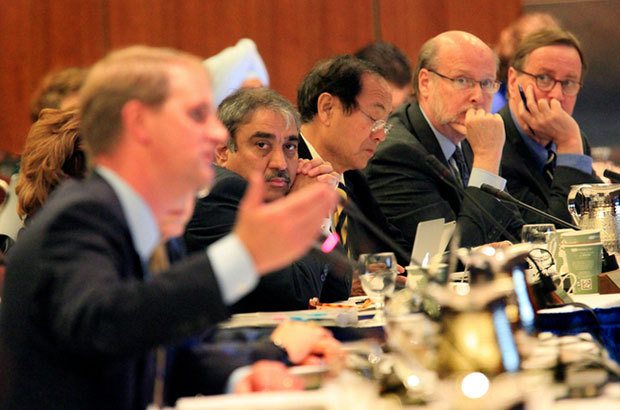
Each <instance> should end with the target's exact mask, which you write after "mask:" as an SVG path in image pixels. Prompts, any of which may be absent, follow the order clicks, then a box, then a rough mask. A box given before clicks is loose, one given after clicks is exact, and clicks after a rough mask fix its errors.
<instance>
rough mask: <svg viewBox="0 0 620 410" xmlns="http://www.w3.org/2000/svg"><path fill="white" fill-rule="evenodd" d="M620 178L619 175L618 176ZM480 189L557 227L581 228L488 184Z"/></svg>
mask: <svg viewBox="0 0 620 410" xmlns="http://www.w3.org/2000/svg"><path fill="white" fill-rule="evenodd" d="M619 177H620V175H619ZM480 189H482V190H483V191H484V192H486V193H487V194H491V195H493V196H494V197H496V198H498V199H501V200H504V201H506V202H511V203H513V204H515V205H517V206H520V207H521V208H525V209H527V210H528V211H532V212H534V213H536V214H538V215H541V216H542V217H544V218H546V219H549V220H550V221H553V222H555V223H557V224H559V225H562V226H564V227H566V228H572V229H575V230H577V231H579V230H580V229H581V228H579V227H578V226H577V225H573V224H571V223H568V222H566V221H564V220H562V219H560V218H558V217H555V216H553V215H551V214H549V213H547V212H544V211H541V210H540V209H538V208H535V207H533V206H532V205H529V204H526V203H525V202H521V201H519V200H518V199H517V198H515V197H514V196H512V195H510V194H509V193H508V192H506V191H502V190H501V189H497V188H495V187H493V186H491V185H489V184H482V185H481V186H480Z"/></svg>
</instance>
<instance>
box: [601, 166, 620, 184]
mask: <svg viewBox="0 0 620 410" xmlns="http://www.w3.org/2000/svg"><path fill="white" fill-rule="evenodd" d="M603 176H604V177H606V178H609V180H610V181H611V182H613V183H614V184H617V183H619V182H620V174H619V173H617V172H614V171H612V170H611V169H606V170H605V171H603Z"/></svg>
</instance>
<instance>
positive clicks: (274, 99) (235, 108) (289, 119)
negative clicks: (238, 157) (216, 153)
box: [217, 88, 300, 152]
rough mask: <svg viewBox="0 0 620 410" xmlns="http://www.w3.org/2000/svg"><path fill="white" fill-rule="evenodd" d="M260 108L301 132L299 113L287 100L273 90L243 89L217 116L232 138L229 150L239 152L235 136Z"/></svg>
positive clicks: (222, 105) (225, 103) (225, 102)
mask: <svg viewBox="0 0 620 410" xmlns="http://www.w3.org/2000/svg"><path fill="white" fill-rule="evenodd" d="M259 108H266V109H268V110H271V111H273V112H275V113H277V114H279V115H280V116H281V117H282V118H283V119H284V120H285V121H286V126H287V128H288V127H290V126H291V125H293V124H295V129H296V130H297V131H299V125H300V120H299V113H298V112H297V110H296V109H295V107H293V104H291V103H290V102H289V101H288V100H287V99H286V98H284V97H283V96H281V95H280V94H279V93H278V92H277V91H275V90H272V89H271V88H242V89H240V90H237V91H236V92H234V93H233V94H231V95H229V96H228V97H226V98H225V99H224V101H222V103H221V104H220V106H219V107H218V109H217V116H218V118H219V119H220V121H221V122H222V123H223V124H224V125H225V126H226V128H228V132H229V133H230V138H229V139H228V143H227V144H228V148H229V149H230V151H232V152H234V151H236V150H237V144H236V142H235V134H236V132H237V129H239V127H240V126H242V125H244V124H247V123H248V122H250V119H251V118H252V115H253V114H254V112H255V111H256V110H258V109H259Z"/></svg>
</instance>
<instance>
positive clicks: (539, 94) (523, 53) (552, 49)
mask: <svg viewBox="0 0 620 410" xmlns="http://www.w3.org/2000/svg"><path fill="white" fill-rule="evenodd" d="M586 70H587V64H586V61H585V58H584V55H583V51H582V49H581V45H580V44H579V41H578V40H577V39H576V38H575V36H573V35H572V34H571V33H570V32H568V31H565V30H561V29H559V28H546V29H542V30H539V31H536V32H534V33H532V34H531V35H529V36H528V37H526V38H525V39H524V40H523V41H522V42H521V44H520V45H519V46H518V47H517V50H516V52H515V57H514V60H513V61H512V64H511V67H510V69H509V71H508V90H509V99H508V104H507V106H505V107H504V108H503V109H502V110H501V111H500V115H501V116H502V118H503V119H504V124H505V128H506V144H505V146H504V153H503V157H502V166H501V171H502V176H503V177H504V178H506V179H507V181H508V182H507V187H508V190H509V192H510V193H511V194H512V195H513V196H515V197H516V198H518V199H520V200H521V201H523V202H526V203H528V204H530V205H532V206H535V207H537V208H539V209H542V210H544V211H547V212H549V213H551V214H553V215H555V216H557V217H558V218H562V219H564V220H566V221H571V217H570V214H569V212H568V209H567V206H566V198H567V196H568V193H569V191H570V187H571V185H576V184H585V183H598V182H601V181H600V180H599V178H598V177H597V176H596V175H595V174H594V173H593V172H592V158H591V157H590V156H589V155H590V144H589V142H588V140H587V138H586V136H585V135H583V134H582V133H581V131H580V129H579V125H578V124H577V122H576V121H575V119H574V118H573V117H572V113H573V108H574V107H575V103H576V101H577V94H578V93H579V90H580V89H581V86H582V83H583V76H584V75H585V72H586ZM519 87H521V89H522V90H523V92H524V97H525V98H526V101H527V106H526V105H525V104H524V102H523V97H521V95H520V91H519ZM522 214H523V219H525V221H526V222H527V223H540V222H548V221H546V220H544V219H541V217H540V216H538V215H536V214H533V213H531V212H528V211H524V212H522Z"/></svg>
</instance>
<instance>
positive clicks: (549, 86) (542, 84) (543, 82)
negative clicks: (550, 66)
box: [515, 68, 582, 97]
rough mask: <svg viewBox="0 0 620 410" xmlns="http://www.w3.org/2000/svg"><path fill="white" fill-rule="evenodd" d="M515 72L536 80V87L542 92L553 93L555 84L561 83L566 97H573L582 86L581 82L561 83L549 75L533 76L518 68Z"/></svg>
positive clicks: (568, 81) (569, 81)
mask: <svg viewBox="0 0 620 410" xmlns="http://www.w3.org/2000/svg"><path fill="white" fill-rule="evenodd" d="M515 70H517V71H518V72H520V73H522V74H525V75H529V76H530V77H533V78H534V79H535V80H536V87H538V88H539V89H540V90H541V91H551V90H553V87H555V83H560V84H562V92H563V93H564V95H566V96H569V97H572V96H575V95H577V93H578V92H579V90H580V89H581V86H582V84H581V83H580V82H579V81H573V80H563V81H560V80H558V79H555V78H553V77H551V76H550V75H549V74H532V73H528V72H527V71H523V70H519V69H518V68H515Z"/></svg>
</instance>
